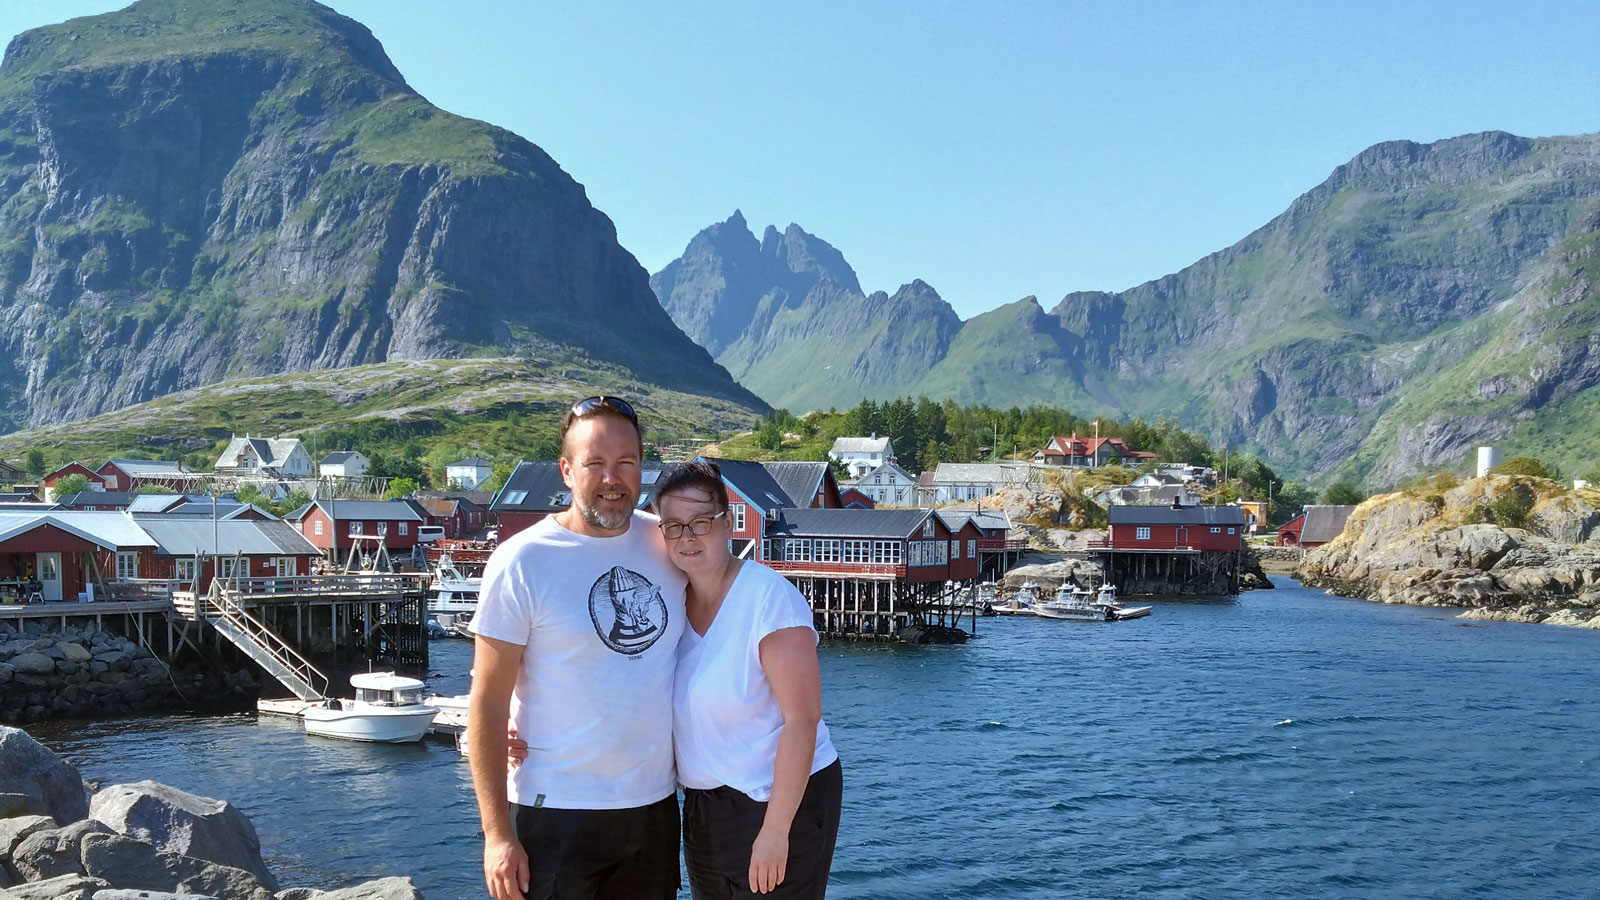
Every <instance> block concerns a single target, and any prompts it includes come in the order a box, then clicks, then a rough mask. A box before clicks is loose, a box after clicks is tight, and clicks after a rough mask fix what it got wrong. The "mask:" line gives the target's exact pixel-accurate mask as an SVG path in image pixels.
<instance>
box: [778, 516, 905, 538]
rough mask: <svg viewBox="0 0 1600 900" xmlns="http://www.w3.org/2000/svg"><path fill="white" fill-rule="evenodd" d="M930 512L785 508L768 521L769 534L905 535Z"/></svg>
mask: <svg viewBox="0 0 1600 900" xmlns="http://www.w3.org/2000/svg"><path fill="white" fill-rule="evenodd" d="M930 515H932V513H931V512H930V511H928V510H926V509H785V510H782V511H780V512H779V513H778V520H777V521H775V522H770V523H768V525H767V534H768V535H769V536H771V537H787V536H789V535H806V536H812V535H829V536H835V537H860V538H905V537H910V536H911V535H912V534H913V533H914V532H915V531H916V530H917V529H918V528H919V527H921V525H922V521H923V520H924V519H926V518H928V516H930Z"/></svg>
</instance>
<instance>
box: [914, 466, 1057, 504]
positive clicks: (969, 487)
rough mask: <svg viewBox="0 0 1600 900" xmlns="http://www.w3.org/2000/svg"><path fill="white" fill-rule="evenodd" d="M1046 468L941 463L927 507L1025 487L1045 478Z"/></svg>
mask: <svg viewBox="0 0 1600 900" xmlns="http://www.w3.org/2000/svg"><path fill="white" fill-rule="evenodd" d="M1043 475H1044V472H1043V467H1042V466H1039V467H1036V466H1032V465H1029V464H1027V463H939V467H938V468H936V469H934V471H933V484H932V487H931V490H932V496H931V497H923V498H922V499H921V501H920V502H924V503H956V502H959V501H962V500H977V499H980V498H982V497H987V496H989V495H990V494H994V493H998V492H999V491H1001V490H1004V489H1006V488H1011V487H1025V486H1027V485H1030V484H1033V483H1035V482H1036V481H1037V480H1039V479H1041V478H1043Z"/></svg>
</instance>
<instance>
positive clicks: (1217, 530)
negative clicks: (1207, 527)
mask: <svg viewBox="0 0 1600 900" xmlns="http://www.w3.org/2000/svg"><path fill="white" fill-rule="evenodd" d="M1211 533H1212V534H1221V533H1222V526H1221V525H1213V526H1211Z"/></svg>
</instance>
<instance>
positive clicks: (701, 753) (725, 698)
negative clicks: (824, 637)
mask: <svg viewBox="0 0 1600 900" xmlns="http://www.w3.org/2000/svg"><path fill="white" fill-rule="evenodd" d="M783 628H806V629H809V630H810V631H811V634H812V640H813V641H815V640H816V628H815V626H814V625H813V624H812V621H811V607H810V606H809V605H807V603H806V598H805V597H803V596H801V595H800V592H799V591H797V590H795V588H794V585H792V584H790V583H789V582H787V581H785V580H784V578H783V576H782V575H779V574H778V573H777V572H774V571H773V570H771V569H769V568H767V567H766V566H763V565H761V564H759V563H751V562H747V563H745V564H744V565H742V566H740V567H739V573H738V574H737V575H735V576H734V579H733V584H732V585H731V586H729V588H728V596H727V597H726V598H724V599H723V601H722V608H721V609H719V610H717V615H716V618H714V619H712V620H711V626H710V627H709V628H707V629H706V633H705V636H704V637H702V636H700V635H699V634H697V633H696V632H695V630H694V629H693V628H684V629H683V637H682V639H681V640H680V641H679V644H678V674H677V677H676V678H675V679H674V687H673V692H672V717H673V721H672V738H673V741H674V742H675V743H676V744H677V750H678V780H679V781H680V782H682V784H683V786H684V787H688V788H699V789H701V790H709V789H711V788H715V787H721V786H722V785H727V786H728V787H731V788H734V789H736V790H739V791H742V792H744V793H745V794H746V795H748V796H749V797H750V799H752V800H757V801H762V802H765V801H766V800H768V799H769V798H771V796H772V769H773V765H774V764H775V763H776V762H777V759H778V732H779V731H781V730H782V729H783V712H782V711H781V710H779V709H778V701H777V698H776V697H774V696H773V694H772V685H771V684H770V683H769V682H768V681H767V676H766V672H765V671H763V670H762V668H761V639H762V638H764V637H766V636H767V635H769V634H771V633H773V632H774V631H778V630H779V629H783ZM838 758H839V754H838V753H837V752H835V750H834V749H833V742H832V741H831V740H829V738H828V726H827V724H826V723H823V722H818V723H817V744H816V750H815V751H814V752H813V753H812V757H811V771H812V772H813V773H816V772H818V771H821V770H822V769H825V768H827V767H828V766H829V765H832V764H833V762H834V760H837V759H838Z"/></svg>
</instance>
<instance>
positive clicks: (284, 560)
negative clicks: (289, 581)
mask: <svg viewBox="0 0 1600 900" xmlns="http://www.w3.org/2000/svg"><path fill="white" fill-rule="evenodd" d="M273 562H274V563H275V566H274V568H276V569H277V570H278V577H279V578H288V577H289V576H290V575H293V574H294V573H295V572H294V570H295V559H294V557H292V556H280V557H278V558H277V559H276V560H274V561H273Z"/></svg>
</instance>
